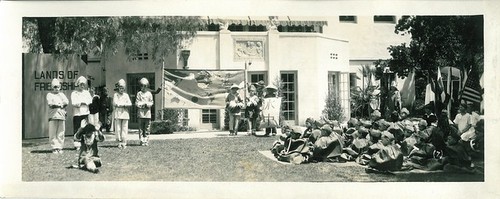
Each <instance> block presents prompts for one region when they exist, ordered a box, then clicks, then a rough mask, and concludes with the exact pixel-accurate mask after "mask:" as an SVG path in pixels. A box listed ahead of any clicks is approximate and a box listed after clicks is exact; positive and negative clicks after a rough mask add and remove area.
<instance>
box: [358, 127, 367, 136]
mask: <svg viewBox="0 0 500 199" xmlns="http://www.w3.org/2000/svg"><path fill="white" fill-rule="evenodd" d="M358 133H359V134H360V135H361V136H362V137H365V136H366V135H368V133H369V132H368V129H367V128H365V127H364V126H362V127H359V129H358Z"/></svg>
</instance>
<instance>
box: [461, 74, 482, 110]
mask: <svg viewBox="0 0 500 199" xmlns="http://www.w3.org/2000/svg"><path fill="white" fill-rule="evenodd" d="M482 99H483V98H482V91H481V86H480V85H479V79H478V75H477V73H475V72H470V74H469V75H468V76H467V81H466V82H465V87H464V90H463V91H462V100H464V101H466V102H475V103H481V101H482Z"/></svg>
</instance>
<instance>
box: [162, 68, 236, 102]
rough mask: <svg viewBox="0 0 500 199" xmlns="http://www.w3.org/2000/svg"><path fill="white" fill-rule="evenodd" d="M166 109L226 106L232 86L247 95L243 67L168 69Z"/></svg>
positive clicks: (166, 76)
mask: <svg viewBox="0 0 500 199" xmlns="http://www.w3.org/2000/svg"><path fill="white" fill-rule="evenodd" d="M164 80H165V82H164V89H165V90H164V91H165V94H164V96H165V108H191V109H223V108H225V106H226V103H225V100H226V96H227V95H228V93H229V87H230V86H231V85H233V84H237V85H239V87H240V90H239V91H240V96H241V97H242V98H243V89H242V88H243V86H244V82H243V81H244V71H243V70H233V71H228V70H219V71H215V70H214V71H207V70H172V69H165V70H164Z"/></svg>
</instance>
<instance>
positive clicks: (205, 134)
mask: <svg viewBox="0 0 500 199" xmlns="http://www.w3.org/2000/svg"><path fill="white" fill-rule="evenodd" d="M138 132H139V131H138V130H134V129H131V130H129V134H128V140H136V139H137V140H138V139H139V136H138V135H137V134H138ZM279 133H281V131H280V129H278V134H279ZM104 134H105V135H106V140H110V139H115V134H114V132H105V133H104ZM256 134H257V136H262V135H264V134H265V132H264V131H257V132H256ZM242 136H248V135H247V132H238V135H236V136H229V131H195V132H174V133H172V134H151V135H149V139H150V140H165V139H192V138H214V137H242Z"/></svg>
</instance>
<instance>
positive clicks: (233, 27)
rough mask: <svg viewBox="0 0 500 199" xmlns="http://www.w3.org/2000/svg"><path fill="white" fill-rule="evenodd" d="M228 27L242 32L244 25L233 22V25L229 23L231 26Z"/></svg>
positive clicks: (230, 29)
mask: <svg viewBox="0 0 500 199" xmlns="http://www.w3.org/2000/svg"><path fill="white" fill-rule="evenodd" d="M227 29H228V30H229V31H235V32H236V31H238V32H242V31H243V25H241V24H239V25H236V24H231V25H229V27H227Z"/></svg>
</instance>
